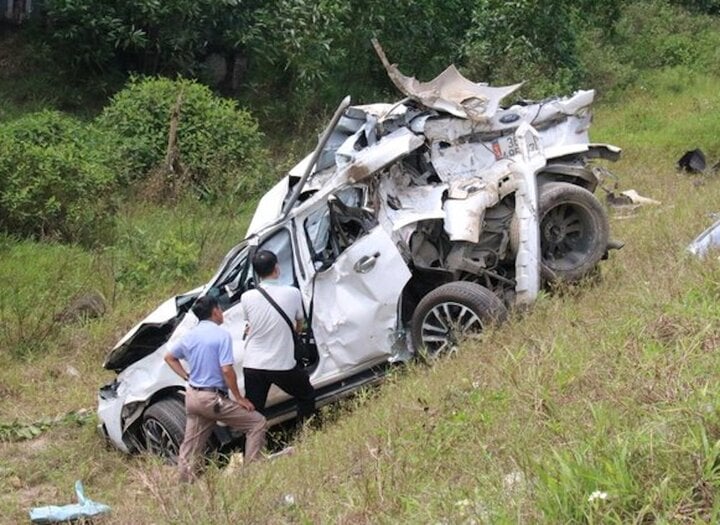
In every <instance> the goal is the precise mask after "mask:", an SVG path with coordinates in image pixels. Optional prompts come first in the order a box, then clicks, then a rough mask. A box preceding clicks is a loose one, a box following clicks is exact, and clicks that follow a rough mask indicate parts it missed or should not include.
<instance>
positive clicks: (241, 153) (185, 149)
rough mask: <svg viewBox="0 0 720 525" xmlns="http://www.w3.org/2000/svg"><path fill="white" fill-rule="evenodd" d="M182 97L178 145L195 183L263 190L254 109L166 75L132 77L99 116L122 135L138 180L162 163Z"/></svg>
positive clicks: (264, 173)
mask: <svg viewBox="0 0 720 525" xmlns="http://www.w3.org/2000/svg"><path fill="white" fill-rule="evenodd" d="M178 101H179V123H178V128H177V149H178V152H179V158H180V163H181V165H182V167H183V168H184V170H186V171H187V172H188V174H189V178H190V180H191V182H192V183H193V186H194V188H195V189H196V190H198V191H200V192H202V193H204V194H205V195H212V194H215V193H218V192H222V191H237V192H240V193H241V194H243V195H244V196H247V197H251V196H254V195H257V193H258V191H259V189H264V188H265V186H266V184H265V183H266V182H267V183H269V180H268V171H269V170H267V169H263V168H265V166H264V159H265V157H266V153H265V150H264V149H263V148H262V146H261V141H262V134H261V133H260V131H259V130H258V124H257V122H256V121H255V119H254V118H253V117H252V116H251V115H250V113H249V112H247V111H245V110H242V109H240V108H238V106H237V104H236V103H235V102H234V101H231V100H226V99H222V98H219V97H216V96H214V95H213V94H212V92H211V91H210V90H209V89H208V88H207V87H205V86H202V85H200V84H198V83H196V82H193V81H190V80H169V79H165V78H145V79H141V78H133V79H132V80H131V81H130V83H129V85H128V86H127V87H126V88H125V89H124V90H123V91H121V92H119V93H118V94H117V95H115V96H114V97H113V99H112V102H111V103H110V105H109V106H107V107H106V108H105V110H104V111H103V113H102V114H101V115H100V117H99V120H98V122H99V124H100V126H101V127H102V128H103V129H106V130H110V131H112V132H115V133H117V134H118V135H120V136H121V137H122V138H123V141H124V146H123V150H124V153H125V156H126V158H128V160H129V161H130V162H131V164H132V167H133V177H134V179H136V180H137V179H145V178H147V177H148V176H149V174H150V172H151V171H152V170H153V169H155V168H158V167H160V166H162V164H163V162H164V159H165V155H166V150H167V147H168V133H169V128H170V117H171V113H172V111H173V108H174V107H175V106H176V104H177V103H178Z"/></svg>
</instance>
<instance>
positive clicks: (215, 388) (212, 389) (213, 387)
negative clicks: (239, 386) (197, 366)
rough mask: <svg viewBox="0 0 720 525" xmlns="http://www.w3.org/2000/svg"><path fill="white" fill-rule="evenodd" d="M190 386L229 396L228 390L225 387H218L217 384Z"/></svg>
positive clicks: (194, 388)
mask: <svg viewBox="0 0 720 525" xmlns="http://www.w3.org/2000/svg"><path fill="white" fill-rule="evenodd" d="M190 388H192V389H193V390H199V391H200V392H215V393H216V394H222V395H223V396H225V397H227V396H228V391H227V390H225V389H223V388H218V387H216V386H194V385H190Z"/></svg>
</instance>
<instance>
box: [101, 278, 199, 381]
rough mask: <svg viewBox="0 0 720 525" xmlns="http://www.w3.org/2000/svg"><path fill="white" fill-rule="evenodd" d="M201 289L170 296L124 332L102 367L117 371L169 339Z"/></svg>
mask: <svg viewBox="0 0 720 525" xmlns="http://www.w3.org/2000/svg"><path fill="white" fill-rule="evenodd" d="M202 290H203V287H202V286H201V287H198V288H195V289H193V290H191V291H189V292H187V293H184V294H182V295H177V296H175V297H171V298H170V299H168V300H167V301H165V302H164V303H162V304H161V305H160V306H158V307H157V308H156V309H155V310H153V311H152V312H151V313H150V314H149V315H148V316H147V317H145V319H143V320H142V321H140V322H139V323H138V324H136V325H135V326H134V327H132V328H131V329H130V331H128V333H126V334H125V335H124V336H123V337H122V338H121V339H120V341H118V342H117V344H116V345H115V346H114V347H113V349H112V350H111V351H110V353H109V354H108V356H107V358H106V359H105V363H104V364H103V367H104V368H106V369H108V370H114V371H115V372H120V371H122V370H124V369H125V368H127V367H128V366H130V365H131V364H132V363H134V362H136V361H139V360H140V359H142V358H143V357H145V356H147V355H149V354H151V353H152V352H154V351H155V350H157V349H158V348H159V347H160V346H162V345H163V344H164V343H165V342H166V341H167V340H168V338H169V337H170V335H171V334H172V332H173V330H174V329H175V327H176V326H177V323H178V322H179V321H180V320H181V319H182V317H183V316H184V315H185V313H186V312H187V311H188V310H189V309H190V306H192V303H194V302H195V299H197V298H198V296H199V295H200V293H201V292H202Z"/></svg>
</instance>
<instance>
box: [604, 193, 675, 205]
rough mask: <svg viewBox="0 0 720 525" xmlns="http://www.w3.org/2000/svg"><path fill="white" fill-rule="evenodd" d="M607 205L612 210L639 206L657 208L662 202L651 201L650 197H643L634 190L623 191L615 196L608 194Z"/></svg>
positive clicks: (614, 194)
mask: <svg viewBox="0 0 720 525" xmlns="http://www.w3.org/2000/svg"><path fill="white" fill-rule="evenodd" d="M607 203H608V205H609V206H612V207H613V208H620V207H632V208H637V207H639V206H648V205H650V206H659V205H660V204H662V202H660V201H658V200H655V199H651V198H650V197H643V196H642V195H640V194H639V193H638V192H637V191H635V190H625V191H621V192H620V193H617V194H616V193H613V192H610V193H608V195H607Z"/></svg>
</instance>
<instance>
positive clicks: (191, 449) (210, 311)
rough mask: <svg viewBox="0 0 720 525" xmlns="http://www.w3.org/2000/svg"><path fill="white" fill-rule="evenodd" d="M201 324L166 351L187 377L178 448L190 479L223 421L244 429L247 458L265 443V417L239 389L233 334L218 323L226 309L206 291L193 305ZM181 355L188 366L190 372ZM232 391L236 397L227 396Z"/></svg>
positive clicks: (255, 456)
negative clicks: (182, 434) (180, 443)
mask: <svg viewBox="0 0 720 525" xmlns="http://www.w3.org/2000/svg"><path fill="white" fill-rule="evenodd" d="M192 311H193V313H194V314H195V315H196V316H197V318H198V319H199V321H200V322H199V323H198V325H197V326H196V327H195V328H193V329H192V330H191V331H190V332H188V333H187V334H185V336H183V337H182V338H180V339H179V340H178V341H177V342H176V343H175V344H174V345H173V346H172V347H171V349H170V351H169V352H168V353H167V354H166V355H165V361H166V362H167V364H168V365H169V366H170V368H172V369H173V371H174V372H175V373H176V374H178V375H179V376H180V377H182V378H183V379H184V380H186V381H187V382H188V388H187V390H186V392H185V414H186V416H187V422H186V425H185V438H184V439H183V442H182V445H181V446H180V452H179V454H178V468H179V470H180V479H181V480H182V481H192V480H193V479H195V476H196V472H197V463H198V459H199V458H200V457H201V455H202V453H203V452H204V450H205V444H206V443H207V439H208V437H209V436H210V434H211V433H212V431H213V428H214V427H215V423H216V422H218V421H221V422H223V423H225V424H227V425H228V426H230V427H231V428H234V429H237V430H239V431H241V432H244V433H245V434H246V436H245V461H246V462H251V461H254V460H256V459H258V458H259V457H260V451H261V450H262V448H263V446H264V445H265V432H266V430H267V421H266V420H265V417H264V416H263V415H262V414H260V412H257V411H256V410H255V407H254V406H253V404H252V403H251V402H250V401H249V400H248V399H246V398H245V397H243V396H241V395H240V390H239V389H238V385H237V376H236V374H235V369H234V368H233V363H234V358H233V351H232V339H231V337H230V334H229V333H228V332H227V331H225V330H223V329H222V328H220V325H221V324H222V322H223V312H222V309H221V308H220V306H219V305H218V302H217V299H216V298H214V297H210V296H207V295H206V296H204V297H201V298H200V299H198V300H197V301H196V302H195V304H194V305H193V307H192ZM180 359H184V360H185V362H186V363H187V364H188V366H189V367H190V372H189V373H188V372H186V371H185V368H184V367H183V365H182V363H181V362H180ZM228 391H230V393H232V397H233V398H232V399H231V398H230V397H229V396H228Z"/></svg>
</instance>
